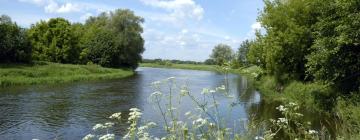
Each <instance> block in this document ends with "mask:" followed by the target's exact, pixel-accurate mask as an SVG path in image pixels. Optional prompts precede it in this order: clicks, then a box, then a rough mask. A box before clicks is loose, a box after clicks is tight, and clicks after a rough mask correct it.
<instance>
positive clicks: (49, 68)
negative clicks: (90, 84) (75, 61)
mask: <svg viewBox="0 0 360 140" xmlns="http://www.w3.org/2000/svg"><path fill="white" fill-rule="evenodd" d="M131 75H133V71H131V70H123V69H113V68H103V67H100V66H98V65H72V64H58V63H48V62H46V63H45V62H43V63H40V62H37V63H35V64H31V65H30V64H1V65H0V86H1V87H7V86H13V85H33V84H56V83H66V82H74V81H87V80H100V79H115V78H123V77H127V76H131Z"/></svg>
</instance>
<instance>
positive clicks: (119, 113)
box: [109, 112, 121, 120]
mask: <svg viewBox="0 0 360 140" xmlns="http://www.w3.org/2000/svg"><path fill="white" fill-rule="evenodd" d="M109 118H110V119H118V120H120V119H121V112H118V113H114V114H112V115H111V116H110V117H109Z"/></svg>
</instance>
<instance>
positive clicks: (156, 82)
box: [151, 81, 161, 86]
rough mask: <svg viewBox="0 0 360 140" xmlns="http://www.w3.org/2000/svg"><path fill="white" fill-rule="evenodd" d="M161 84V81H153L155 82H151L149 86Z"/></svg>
mask: <svg viewBox="0 0 360 140" xmlns="http://www.w3.org/2000/svg"><path fill="white" fill-rule="evenodd" d="M160 84H161V81H155V82H152V83H151V85H153V86H158V85H160Z"/></svg>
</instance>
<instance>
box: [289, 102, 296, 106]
mask: <svg viewBox="0 0 360 140" xmlns="http://www.w3.org/2000/svg"><path fill="white" fill-rule="evenodd" d="M289 105H290V106H296V105H297V104H296V103H294V102H290V103H289Z"/></svg>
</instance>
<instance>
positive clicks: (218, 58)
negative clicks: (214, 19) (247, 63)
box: [210, 44, 233, 65]
mask: <svg viewBox="0 0 360 140" xmlns="http://www.w3.org/2000/svg"><path fill="white" fill-rule="evenodd" d="M210 57H211V59H213V60H214V61H215V63H216V64H217V65H223V64H224V63H226V62H229V61H231V59H232V58H233V50H232V49H231V47H230V46H229V45H225V44H218V45H216V46H215V48H214V49H213V50H212V54H211V55H210Z"/></svg>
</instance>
